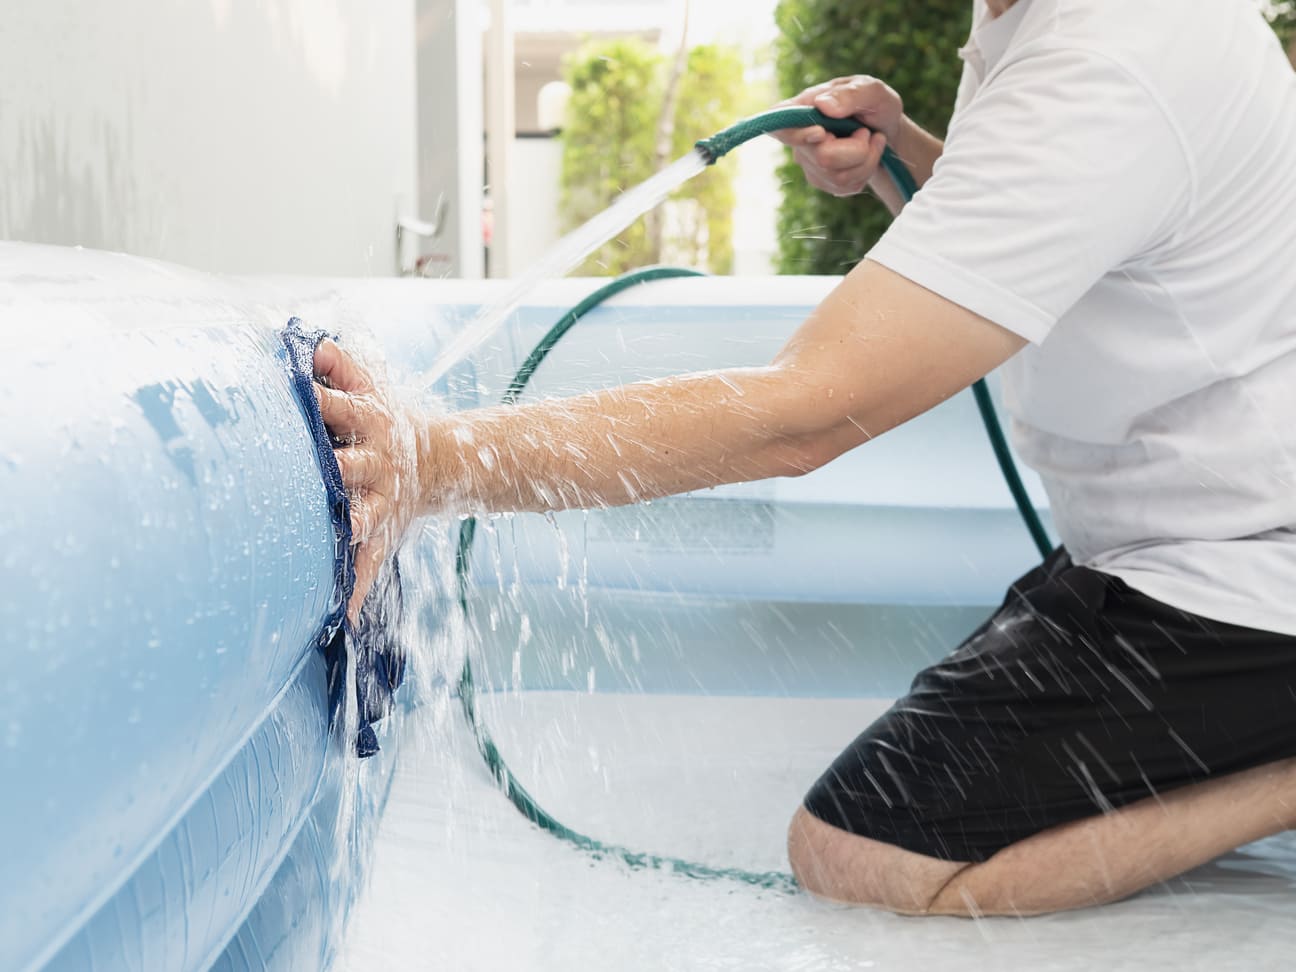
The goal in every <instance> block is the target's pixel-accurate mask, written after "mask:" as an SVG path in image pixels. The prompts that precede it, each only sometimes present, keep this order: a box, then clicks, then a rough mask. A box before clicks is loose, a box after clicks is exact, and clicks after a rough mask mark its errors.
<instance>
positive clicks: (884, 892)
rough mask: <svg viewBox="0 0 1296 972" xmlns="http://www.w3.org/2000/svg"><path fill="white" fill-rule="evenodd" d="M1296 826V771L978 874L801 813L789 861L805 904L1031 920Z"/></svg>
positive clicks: (1212, 791) (1067, 834)
mask: <svg viewBox="0 0 1296 972" xmlns="http://www.w3.org/2000/svg"><path fill="white" fill-rule="evenodd" d="M1294 826H1296V759H1291V760H1283V761H1281V762H1277V763H1270V764H1268V765H1266V766H1260V767H1257V768H1256V769H1252V770H1247V771H1245V772H1242V773H1236V774H1233V775H1231V776H1223V777H1219V778H1218V779H1214V780H1208V781H1207V782H1205V783H1198V784H1194V785H1192V786H1186V787H1182V788H1180V789H1177V790H1173V791H1171V792H1169V793H1166V794H1164V795H1162V796H1160V797H1152V798H1149V799H1146V800H1142V801H1140V802H1139V803H1135V804H1131V805H1129V806H1127V807H1123V808H1121V809H1120V810H1116V811H1114V812H1112V813H1108V814H1104V815H1100V816H1095V817H1090V818H1088V819H1085V820H1079V821H1076V822H1075V823H1070V824H1065V825H1063V826H1060V827H1055V828H1053V829H1051V830H1046V831H1044V832H1042V833H1039V834H1036V835H1035V836H1033V837H1030V838H1028V839H1026V840H1023V841H1021V842H1019V843H1017V844H1014V845H1012V846H1011V847H1008V848H1005V849H1004V850H1002V851H1000V852H999V853H998V854H996V855H995V856H994V857H992V858H990V859H989V860H988V861H985V862H983V863H980V864H967V863H958V862H951V861H941V860H937V859H936V858H932V857H926V856H924V855H921V854H915V853H912V852H910V851H906V850H901V849H900V848H898V847H894V846H892V845H889V844H884V843H881V842H879V841H875V840H870V839H868V838H866V837H857V836H855V835H853V834H848V833H846V832H845V831H842V830H838V829H837V828H836V827H832V826H830V825H828V824H826V823H824V822H823V821H821V820H819V819H817V818H816V817H814V816H812V815H811V814H810V813H808V812H807V811H806V810H805V809H804V808H802V809H799V810H798V811H797V813H796V816H795V817H793V819H792V826H791V828H790V830H789V832H788V857H789V859H790V861H791V863H792V870H793V872H794V873H795V874H796V876H797V879H798V880H799V881H800V882H801V884H802V886H803V887H805V888H806V890H808V891H810V892H811V893H812V894H815V895H818V896H820V897H824V898H830V899H832V900H835V901H843V902H847V903H850V904H862V905H869V906H872V907H877V908H884V909H886V910H888V911H895V912H898V913H901V914H913V915H962V916H978V915H1038V914H1046V913H1048V912H1054V911H1065V910H1068V909H1071V908H1084V907H1089V906H1091V905H1099V904H1105V903H1107V902H1111V901H1117V900H1119V899H1121V898H1124V897H1128V896H1129V895H1131V894H1134V893H1135V892H1136V891H1141V890H1142V889H1143V888H1146V887H1148V886H1150V885H1152V884H1156V883H1157V882H1159V881H1164V880H1167V879H1168V878H1171V877H1174V876H1175V875H1177V874H1181V873H1183V872H1184V871H1187V870H1189V869H1191V868H1194V867H1197V866H1198V865H1200V864H1204V863H1206V862H1207V861H1209V860H1211V859H1213V858H1215V857H1218V856H1219V855H1220V854H1224V853H1226V852H1228V851H1230V850H1232V849H1233V848H1235V847H1240V846H1241V845H1242V844H1246V843H1250V842H1251V841H1253V840H1259V839H1260V838H1262V837H1267V836H1269V835H1271V834H1275V833H1278V832H1279V831H1282V830H1286V829H1289V828H1291V827H1294Z"/></svg>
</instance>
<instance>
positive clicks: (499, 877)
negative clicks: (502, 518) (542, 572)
mask: <svg viewBox="0 0 1296 972" xmlns="http://www.w3.org/2000/svg"><path fill="white" fill-rule="evenodd" d="M885 704H886V703H885V702H882V701H880V700H869V699H862V700H861V699H841V700H838V699H827V700H825V699H813V700H804V699H788V698H777V697H776V698H707V697H699V696H692V697H678V696H661V695H613V694H594V695H586V694H579V693H566V692H544V693H541V692H529V693H520V694H507V695H493V696H489V697H487V698H485V699H484V700H483V709H484V712H485V713H486V716H487V718H488V720H489V721H490V723H491V726H492V728H493V730H494V732H495V734H496V738H497V741H498V742H499V744H500V747H501V749H502V750H503V751H504V753H505V756H506V758H507V759H508V760H509V762H510V765H511V766H512V768H513V769H514V771H515V772H516V773H517V774H518V776H519V777H520V778H521V779H522V781H523V782H524V783H525V784H526V785H527V786H528V787H529V788H530V789H531V790H532V792H533V793H534V794H535V795H536V796H537V797H538V798H540V800H541V802H542V803H544V804H545V805H546V807H547V809H549V810H550V811H552V812H553V813H554V814H555V815H556V816H558V817H559V818H560V819H561V820H562V821H563V822H564V823H567V824H568V825H570V826H573V827H575V828H577V829H579V830H583V831H585V832H587V833H589V834H591V835H593V836H597V837H599V838H602V839H605V840H609V841H614V842H616V843H620V844H624V845H628V846H630V847H633V848H636V849H642V850H652V851H656V852H659V853H666V854H672V855H678V856H683V857H687V858H690V859H694V860H698V861H702V862H705V863H707V864H713V865H720V866H731V867H732V866H737V867H745V868H751V869H757V870H766V869H771V868H782V867H783V866H784V861H783V849H782V841H783V831H784V828H785V826H786V821H787V819H788V817H789V816H790V814H791V812H792V810H793V809H794V807H795V806H796V804H797V802H798V800H799V798H800V796H801V794H802V793H803V792H804V790H805V789H806V787H808V786H809V784H810V783H811V782H812V781H813V780H814V778H815V777H816V776H817V775H818V773H819V772H820V771H821V770H822V769H823V767H824V766H826V765H827V763H828V762H829V761H830V760H831V759H832V757H833V756H835V755H836V753H837V751H838V750H839V749H840V748H841V746H843V745H844V744H845V743H846V742H848V741H849V740H850V739H851V738H853V736H854V735H855V734H856V733H857V732H858V731H859V729H860V728H862V727H863V726H864V725H865V724H867V722H868V721H869V720H870V719H871V718H872V717H873V716H875V715H876V714H877V713H878V712H880V711H881V710H882V708H883V707H884V706H885ZM402 735H403V740H402V746H401V749H400V753H399V756H398V758H399V760H400V763H399V769H398V773H397V778H396V781H395V785H394V787H393V790H392V794H391V799H390V803H389V806H388V809H387V814H386V817H385V818H384V821H383V824H382V829H381V832H380V834H379V838H378V850H377V857H376V860H375V862H374V871H373V881H372V884H371V886H370V889H369V891H368V893H367V894H366V896H365V897H364V899H363V900H362V902H361V903H360V905H359V907H358V908H357V910H356V912H355V914H354V917H353V919H352V924H351V928H350V931H349V933H348V937H347V942H346V946H345V948H344V951H343V954H342V955H341V957H340V959H339V961H338V963H337V964H336V966H335V967H336V968H340V969H343V970H347V972H370V970H374V969H420V970H421V969H427V970H433V969H436V970H440V969H445V970H456V972H458V970H482V972H487V970H490V972H495V970H503V969H509V970H537V972H540V970H585V969H617V970H644V972H648V970H663V969H679V970H721V969H735V970H736V969H743V970H779V972H791V970H802V969H805V970H811V969H814V970H854V969H895V970H902V969H903V970H932V972H943V970H950V972H953V970H958V972H966V970H981V969H985V970H1042V972H1053V970H1073V969H1074V970H1081V969H1094V968H1099V969H1130V970H1135V969H1138V970H1158V969H1174V970H1179V972H1183V970H1193V969H1202V970H1207V969H1209V970H1213V972H1216V970H1223V969H1246V970H1252V969H1285V968H1289V967H1290V962H1291V954H1292V948H1293V947H1294V946H1296V835H1293V834H1287V835H1283V836H1281V837H1277V838H1273V839H1271V840H1268V841H1265V842H1262V843H1260V844H1255V845H1251V846H1249V847H1247V848H1243V849H1242V850H1240V851H1238V852H1236V853H1234V854H1231V855H1229V856H1227V857H1225V858H1223V859H1221V860H1219V861H1216V862H1215V863H1213V864H1211V865H1208V866H1206V867H1203V868H1200V869H1198V870H1196V871H1193V872H1191V873H1189V874H1188V875H1185V876H1184V877H1181V878H1178V879H1176V880H1174V881H1172V882H1169V883H1167V884H1165V885H1162V886H1159V887H1156V888H1154V889H1152V890H1149V891H1147V892H1145V893H1143V894H1141V895H1139V896H1137V897H1135V898H1133V899H1130V900H1128V901H1125V902H1122V903H1120V904H1116V905H1112V906H1109V907H1106V908H1103V909H1095V910H1089V911H1082V912H1075V913H1070V914H1064V915H1056V916H1050V917H1046V918H1033V919H1029V920H1017V919H990V920H980V921H966V920H959V919H945V918H940V919H911V918H898V917H894V916H891V915H885V914H881V913H875V912H869V911H863V910H853V909H845V908H839V907H834V906H828V905H824V904H820V903H817V902H814V901H811V900H809V899H807V898H804V897H788V896H786V895H782V894H778V893H774V892H762V891H759V890H757V889H754V888H750V887H747V886H743V885H739V884H734V883H729V882H699V881H693V880H688V879H684V878H680V877H676V876H672V875H668V874H661V873H646V872H634V871H630V870H629V869H628V868H626V867H625V866H624V865H622V864H619V863H616V862H612V861H595V860H592V859H591V858H590V857H588V856H587V855H585V854H583V853H581V852H579V851H577V850H574V849H573V848H571V847H570V846H568V845H566V844H563V843H560V842H559V841H557V840H555V839H554V838H553V837H551V836H549V835H548V834H545V833H542V832H540V831H538V830H537V829H535V828H534V827H532V826H531V825H530V824H529V823H528V822H527V821H526V820H524V819H523V818H522V817H521V816H520V815H518V814H517V812H516V811H514V810H513V808H512V807H511V806H510V805H509V804H508V803H507V802H506V801H505V800H504V798H503V797H502V796H500V795H499V793H498V792H497V791H496V790H495V789H494V786H493V784H492V783H491V782H490V780H489V777H488V776H487V774H486V771H485V770H484V769H483V768H482V767H481V765H480V763H479V761H478V759H477V756H476V754H475V751H474V749H473V747H472V742H471V739H470V737H469V734H468V732H467V730H466V729H465V728H464V726H463V724H462V722H461V720H460V718H459V715H458V712H457V709H456V708H455V707H454V706H453V705H452V704H451V702H450V700H443V701H442V703H441V704H440V705H436V704H434V705H431V706H429V707H428V708H425V709H424V710H422V711H421V712H420V713H419V714H418V715H416V716H415V717H412V718H411V719H410V721H409V723H408V724H407V725H406V726H405V727H404V729H403V732H402Z"/></svg>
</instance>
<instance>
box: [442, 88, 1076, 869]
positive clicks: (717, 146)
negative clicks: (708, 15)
mask: <svg viewBox="0 0 1296 972" xmlns="http://www.w3.org/2000/svg"><path fill="white" fill-rule="evenodd" d="M810 125H822V126H823V127H824V128H826V129H827V130H828V131H829V132H831V133H832V134H834V135H837V136H839V137H845V136H848V135H850V134H851V132H854V131H858V130H859V129H860V128H861V127H862V126H861V124H860V123H859V122H858V121H856V120H854V119H851V118H846V119H840V118H829V117H828V116H827V115H824V114H822V113H821V112H819V111H818V110H816V109H814V108H804V107H790V108H775V109H774V110H773V111H767V112H765V113H763V114H760V115H756V116H755V117H753V118H749V119H746V120H745V121H742V122H739V123H738V124H736V125H734V126H732V127H731V128H727V129H725V130H724V131H723V132H719V133H718V134H716V135H713V136H712V137H711V138H708V139H704V140H703V141H701V142H698V143H697V147H698V149H699V150H701V151H702V152H703V153H704V154H705V155H706V156H707V158H708V160H709V161H710V162H711V163H712V164H714V163H715V162H716V161H717V160H719V159H720V158H723V157H724V156H725V155H726V154H728V153H729V152H730V151H732V150H733V149H734V148H736V147H737V146H739V145H741V144H743V143H744V142H747V141H750V140H751V139H753V138H755V137H757V136H758V135H767V134H769V133H770V132H775V131H780V130H781V129H785V128H798V127H800V128H804V127H807V126H810ZM882 166H883V167H884V168H885V169H886V171H887V173H888V174H889V175H890V176H891V179H892V181H893V182H894V183H895V185H896V188H897V190H899V192H900V195H901V197H902V198H903V199H904V200H905V201H906V202H907V201H908V200H910V199H912V198H913V196H914V194H915V193H916V192H917V185H916V184H915V183H914V180H913V176H912V175H911V174H910V172H909V169H908V168H907V167H906V166H905V165H904V163H903V162H901V161H900V159H899V157H898V156H896V155H895V153H893V152H892V151H891V149H890V148H888V149H887V150H886V152H885V153H884V154H883V157H882ZM698 276H705V275H704V274H702V273H699V272H698V271H696V270H687V269H682V268H676V267H647V268H645V269H642V270H635V271H632V272H630V273H627V274H624V275H623V276H620V277H617V278H616V279H615V280H613V281H611V282H610V283H608V284H606V285H605V286H603V287H600V288H599V289H598V290H596V291H595V292H594V293H592V294H590V295H589V296H588V297H586V298H585V299H584V300H583V301H581V302H580V304H578V305H577V306H576V307H573V308H572V309H571V310H570V311H568V312H567V313H566V314H564V315H563V317H562V318H561V319H560V320H559V321H558V323H556V324H555V325H554V326H553V327H552V328H550V329H549V331H548V332H547V333H546V334H545V336H544V337H543V338H541V339H540V342H539V343H538V344H537V345H536V346H535V349H534V350H532V352H531V354H530V355H528V356H527V359H526V361H524V362H523V364H522V366H521V367H520V368H519V369H518V371H517V374H516V375H514V377H513V380H512V382H510V383H509V387H508V391H506V392H505V393H504V397H503V399H502V403H503V404H505V405H513V404H515V403H516V402H517V400H518V398H519V397H521V395H522V392H523V391H524V390H525V389H526V386H527V384H528V383H529V382H530V381H531V378H532V377H533V376H534V375H535V372H536V369H537V368H539V367H540V364H541V363H542V362H543V361H544V359H545V358H546V357H548V355H549V353H550V352H551V351H552V350H553V349H554V347H556V346H557V344H558V342H559V341H561V340H562V338H563V336H564V335H565V334H566V333H567V332H568V331H570V330H571V329H572V328H573V327H575V326H576V323H577V322H578V321H580V320H581V318H583V317H584V316H585V315H586V314H588V313H590V311H592V310H594V308H596V307H598V306H599V305H600V304H602V303H603V302H604V301H606V300H609V299H611V298H612V297H614V296H616V295H617V294H619V293H621V292H622V291H624V290H628V289H629V288H631V287H635V286H638V285H640V284H644V283H648V282H650V281H653V280H662V279H666V278H669V277H698ZM973 393H974V395H975V396H976V402H977V408H978V410H979V411H980V413H981V420H982V422H983V424H984V425H985V429H986V434H987V435H988V436H989V439H990V444H991V447H992V448H993V449H994V454H995V459H996V460H997V461H998V463H999V469H1000V471H1001V472H1002V473H1003V476H1004V480H1005V481H1006V482H1007V484H1008V489H1009V491H1010V492H1011V493H1012V496H1013V500H1014V502H1015V503H1016V505H1017V510H1018V512H1019V513H1020V514H1021V517H1022V520H1023V522H1024V523H1025V524H1026V528H1027V529H1028V530H1029V531H1030V534H1031V537H1032V539H1033V540H1034V541H1035V544H1036V546H1037V547H1038V548H1039V552H1040V555H1041V556H1043V557H1047V556H1048V554H1049V553H1050V552H1051V550H1052V543H1051V541H1050V540H1049V537H1048V533H1047V531H1046V530H1045V529H1044V524H1043V523H1042V522H1041V520H1040V517H1039V514H1038V513H1037V512H1036V510H1035V507H1034V506H1033V505H1032V503H1031V501H1030V497H1029V496H1028V495H1027V493H1026V487H1025V486H1024V485H1023V483H1022V480H1021V476H1020V474H1019V473H1018V471H1017V465H1016V463H1015V462H1014V460H1013V457H1012V452H1011V450H1010V449H1009V447H1008V442H1007V439H1006V438H1005V437H1004V434H1003V429H1002V428H1001V427H1000V424H999V419H998V416H997V414H996V412H995V407H994V403H993V402H992V401H991V397H990V391H989V389H988V388H987V387H986V383H985V381H984V380H981V381H978V382H976V384H975V385H974V386H973ZM476 535H477V521H476V519H475V518H469V519H467V520H464V522H463V524H462V526H461V527H460V529H459V545H458V551H457V553H456V556H455V577H456V583H457V598H458V602H459V608H460V610H461V611H462V612H463V614H464V617H465V618H467V617H468V615H469V607H468V584H469V579H468V578H469V572H470V568H471V562H472V548H473V540H474V539H475V537H476ZM459 701H460V704H461V706H462V708H463V712H464V717H465V718H466V719H467V721H468V725H469V726H470V727H471V728H472V731H473V735H474V737H475V739H476V742H477V750H478V752H479V753H480V754H481V757H482V760H483V761H484V762H485V764H486V768H487V769H488V770H489V771H490V774H491V776H492V777H493V778H494V780H495V782H496V783H497V784H498V785H499V787H500V789H501V790H502V791H503V792H504V795H505V796H506V797H508V799H509V802H511V803H512V804H513V806H514V807H515V808H517V810H518V812H519V813H521V814H522V816H524V817H526V818H527V819H528V820H530V821H531V822H532V823H533V824H535V825H536V826H537V827H539V828H541V829H542V830H546V831H548V832H549V833H550V834H552V835H554V836H555V837H557V838H559V839H560V840H564V841H567V842H568V843H569V844H572V845H573V846H575V847H577V848H579V849H581V850H583V851H586V852H587V853H589V854H591V855H592V856H594V857H595V858H597V859H610V860H618V861H621V862H622V863H624V864H626V865H628V866H629V867H631V868H634V869H647V870H655V871H669V872H671V873H675V874H680V875H682V876H684V877H690V878H700V879H712V880H715V879H718V880H730V881H738V882H740V883H743V884H749V885H754V886H756V887H758V888H764V889H768V890H774V891H781V892H785V893H792V892H795V891H796V889H797V883H796V879H795V878H793V877H792V875H791V874H786V873H783V872H781V871H745V870H742V869H740V868H726V867H711V866H709V865H706V864H698V863H694V862H692V861H686V860H683V859H681V858H677V857H669V856H665V855H659V854H649V853H643V852H640V851H634V850H631V849H629V848H626V847H620V846H618V845H615V844H606V843H604V842H602V841H600V840H596V839H595V838H593V837H588V836H586V835H585V834H582V833H580V832H578V831H575V830H572V829H571V828H570V827H568V826H566V825H565V824H564V823H562V822H561V821H560V820H558V819H557V818H556V817H554V816H553V815H552V814H550V813H549V812H548V811H546V810H545V809H544V808H543V807H542V806H540V804H539V803H538V802H537V801H536V799H535V797H533V796H532V795H531V794H530V793H529V792H528V791H527V789H526V787H524V786H523V785H522V783H521V782H519V781H518V779H517V777H516V776H514V775H513V773H512V771H511V770H510V769H509V768H508V765H507V764H506V763H505V762H504V757H503V756H502V755H501V754H500V751H499V748H498V747H497V746H496V745H495V741H494V740H493V739H492V738H491V735H490V730H489V729H488V728H487V727H486V724H485V723H484V722H483V721H482V718H481V714H480V712H479V710H478V708H477V685H476V682H475V680H474V677H473V670H472V662H471V660H470V659H469V658H467V657H465V659H464V665H463V671H462V673H461V674H460V677H459Z"/></svg>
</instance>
